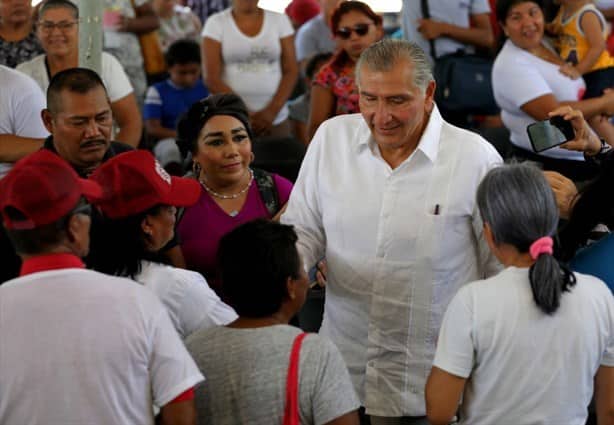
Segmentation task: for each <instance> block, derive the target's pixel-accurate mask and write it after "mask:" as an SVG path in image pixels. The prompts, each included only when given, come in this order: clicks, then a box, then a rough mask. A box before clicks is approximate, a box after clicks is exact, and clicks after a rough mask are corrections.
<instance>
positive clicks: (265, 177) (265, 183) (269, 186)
mask: <svg viewBox="0 0 614 425" xmlns="http://www.w3.org/2000/svg"><path fill="white" fill-rule="evenodd" d="M252 171H253V172H254V180H255V181H256V186H258V192H260V197H261V198H262V201H264V205H265V206H266V209H267V211H268V212H269V215H270V216H271V218H272V217H275V214H277V213H278V212H279V210H280V209H281V205H279V193H278V192H277V186H276V185H275V179H274V178H273V175H272V174H271V173H269V172H268V171H264V170H260V169H259V168H253V169H252Z"/></svg>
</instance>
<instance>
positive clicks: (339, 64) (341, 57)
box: [330, 0, 383, 69]
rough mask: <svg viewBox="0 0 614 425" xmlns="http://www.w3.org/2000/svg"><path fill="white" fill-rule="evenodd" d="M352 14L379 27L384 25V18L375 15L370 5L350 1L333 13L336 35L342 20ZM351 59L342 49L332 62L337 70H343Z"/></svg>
mask: <svg viewBox="0 0 614 425" xmlns="http://www.w3.org/2000/svg"><path fill="white" fill-rule="evenodd" d="M350 12H358V13H362V14H363V15H365V16H366V17H367V18H369V19H370V20H371V21H373V23H374V24H375V25H376V26H378V27H381V26H382V23H383V20H382V17H381V16H380V15H378V14H377V13H375V12H374V11H373V9H371V8H370V7H369V5H368V4H366V3H363V2H361V1H355V0H349V1H344V2H341V3H340V4H339V6H337V8H336V9H335V11H334V12H333V14H332V16H331V18H330V28H331V30H332V32H333V34H335V33H336V32H337V30H338V29H339V22H340V21H341V18H342V17H343V16H344V15H346V14H348V13H350ZM349 59H350V58H349V56H348V54H347V53H346V52H345V50H343V49H341V50H339V51H338V52H337V53H335V55H334V57H333V59H332V60H331V62H332V65H333V67H335V69H341V68H343V66H344V64H345V63H346V62H347V61H348V60H349Z"/></svg>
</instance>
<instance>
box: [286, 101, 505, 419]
mask: <svg viewBox="0 0 614 425" xmlns="http://www.w3.org/2000/svg"><path fill="white" fill-rule="evenodd" d="M500 162H501V158H500V157H499V155H498V154H497V152H496V151H495V150H494V148H493V147H492V146H491V145H489V144H488V143H487V142H485V141H484V140H483V139H482V138H481V137H479V136H478V135H476V134H474V133H470V132H467V131H465V130H461V129H459V128H456V127H453V126H451V125H449V124H447V123H445V122H444V121H443V120H442V118H441V115H440V114H439V112H438V110H437V109H436V108H435V109H434V110H433V112H432V114H431V116H430V120H429V123H428V125H427V128H426V129H425V133H424V135H423V136H422V138H421V140H420V143H419V145H418V147H417V149H416V150H415V151H414V152H413V154H412V155H411V156H410V157H409V158H407V159H406V160H405V161H404V162H403V163H402V164H401V165H399V166H398V167H397V168H395V169H394V170H393V169H391V167H390V166H389V165H388V164H387V163H386V162H385V161H384V160H383V158H382V157H381V155H380V152H379V148H378V147H377V145H376V144H375V142H374V140H373V138H372V137H371V133H370V131H369V128H368V126H367V124H366V123H365V122H364V120H363V118H362V117H361V116H360V115H359V114H354V115H344V116H339V117H335V118H333V119H331V120H328V121H326V122H325V123H324V124H322V126H320V128H319V129H318V131H317V133H316V135H315V137H314V139H313V141H312V142H311V145H310V146H309V150H308V151H307V155H306V156H305V159H304V162H303V165H302V167H301V171H300V174H299V177H298V180H297V182H296V185H295V186H294V189H293V191H292V194H291V196H290V200H289V204H288V209H287V211H286V212H285V214H284V215H283V217H282V221H283V222H284V223H287V224H293V225H294V226H295V229H296V231H297V234H298V235H299V243H298V246H299V250H300V253H301V255H302V256H303V260H304V262H305V266H306V267H311V266H312V265H314V264H315V262H316V261H317V260H318V259H319V258H321V257H322V256H324V255H325V256H326V258H327V260H328V284H327V287H326V307H325V312H324V320H323V323H322V328H321V333H322V334H323V335H325V336H328V337H329V338H330V339H331V340H332V341H334V342H335V343H336V344H337V346H338V347H339V349H340V351H341V353H342V355H343V357H344V359H345V361H346V363H347V366H348V369H349V371H350V375H351V377H352V380H353V383H354V386H355V388H356V390H357V392H358V394H359V397H360V399H361V403H362V405H363V406H365V407H366V409H367V413H369V414H371V415H377V416H407V415H409V416H418V415H424V414H425V406H424V390H423V389H424V384H425V381H426V377H427V375H428V373H429V371H430V368H431V364H432V359H433V355H434V352H435V343H436V340H437V334H438V330H439V326H440V323H441V319H442V316H443V313H444V311H445V308H446V306H447V304H448V302H449V301H450V299H451V298H452V296H453V295H454V294H455V293H456V291H457V290H458V289H459V288H460V287H461V286H462V285H463V284H465V283H466V282H469V281H472V280H474V279H476V278H478V277H481V276H484V275H485V274H486V275H490V274H493V273H495V272H496V271H497V270H498V269H499V265H498V263H497V262H496V260H495V259H494V257H492V256H491V255H490V254H489V253H488V250H487V247H486V244H485V242H483V240H482V237H481V233H482V223H481V220H480V219H479V214H478V212H477V208H476V205H475V192H476V189H477V185H478V184H479V182H480V180H481V178H482V177H483V176H484V174H485V173H486V172H487V171H488V170H489V169H490V168H492V167H493V166H495V165H496V164H499V163H500ZM436 210H437V214H435V211H436Z"/></svg>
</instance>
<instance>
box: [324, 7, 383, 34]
mask: <svg viewBox="0 0 614 425" xmlns="http://www.w3.org/2000/svg"><path fill="white" fill-rule="evenodd" d="M350 12H358V13H362V14H363V15H365V16H366V17H367V18H369V19H370V20H371V21H373V23H374V24H375V25H376V26H378V27H379V26H382V22H383V20H382V17H381V16H379V15H378V14H377V13H375V12H374V11H373V9H371V8H370V7H369V5H368V4H366V3H363V2H361V1H355V0H349V1H344V2H341V3H340V4H339V6H337V8H336V9H335V11H334V12H333V14H332V16H331V18H330V28H331V30H332V31H333V34H335V33H336V32H337V30H338V29H339V22H340V21H341V18H342V17H343V16H344V15H346V14H348V13H350Z"/></svg>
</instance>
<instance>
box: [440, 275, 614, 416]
mask: <svg viewBox="0 0 614 425" xmlns="http://www.w3.org/2000/svg"><path fill="white" fill-rule="evenodd" d="M575 275H576V278H577V283H576V285H575V286H574V287H573V288H572V289H571V291H570V292H565V293H563V295H562V297H561V305H560V307H559V309H558V310H557V311H556V312H555V313H554V314H553V315H551V316H549V315H546V314H544V313H543V312H542V311H541V310H540V309H539V308H538V307H537V305H536V304H535V301H534V300H533V294H532V292H531V286H530V283H529V275H528V269H527V268H515V267H510V268H508V269H506V270H504V271H503V272H501V273H500V274H498V275H497V276H494V277H492V278H490V279H486V280H482V281H477V282H473V283H470V284H468V285H466V286H464V287H463V288H461V289H460V291H459V292H458V293H457V295H456V296H455V297H454V299H453V300H452V302H450V305H449V306H448V310H447V312H446V314H445V317H444V320H443V324H442V326H441V331H440V334H439V341H438V344H437V353H436V355H435V360H434V362H433V364H434V365H435V366H437V367H438V368H440V369H443V370H445V371H447V372H449V373H451V374H453V375H456V376H460V377H463V378H467V377H470V379H469V380H468V381H467V384H466V387H465V393H464V396H463V404H462V406H461V418H462V421H461V423H463V424H465V423H466V424H474V425H479V424H484V425H490V424H498V423H506V424H565V425H574V424H578V425H580V424H582V425H583V424H584V423H585V422H586V416H587V406H588V404H589V402H590V400H591V396H592V395H593V378H594V376H595V373H596V372H597V369H598V367H599V366H600V365H605V366H610V367H612V366H614V298H613V297H612V293H611V292H610V290H609V289H608V288H607V286H605V284H604V283H603V282H602V281H600V280H599V279H597V278H594V277H592V276H588V275H583V274H579V273H576V274H575ZM610 396H611V395H610Z"/></svg>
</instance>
